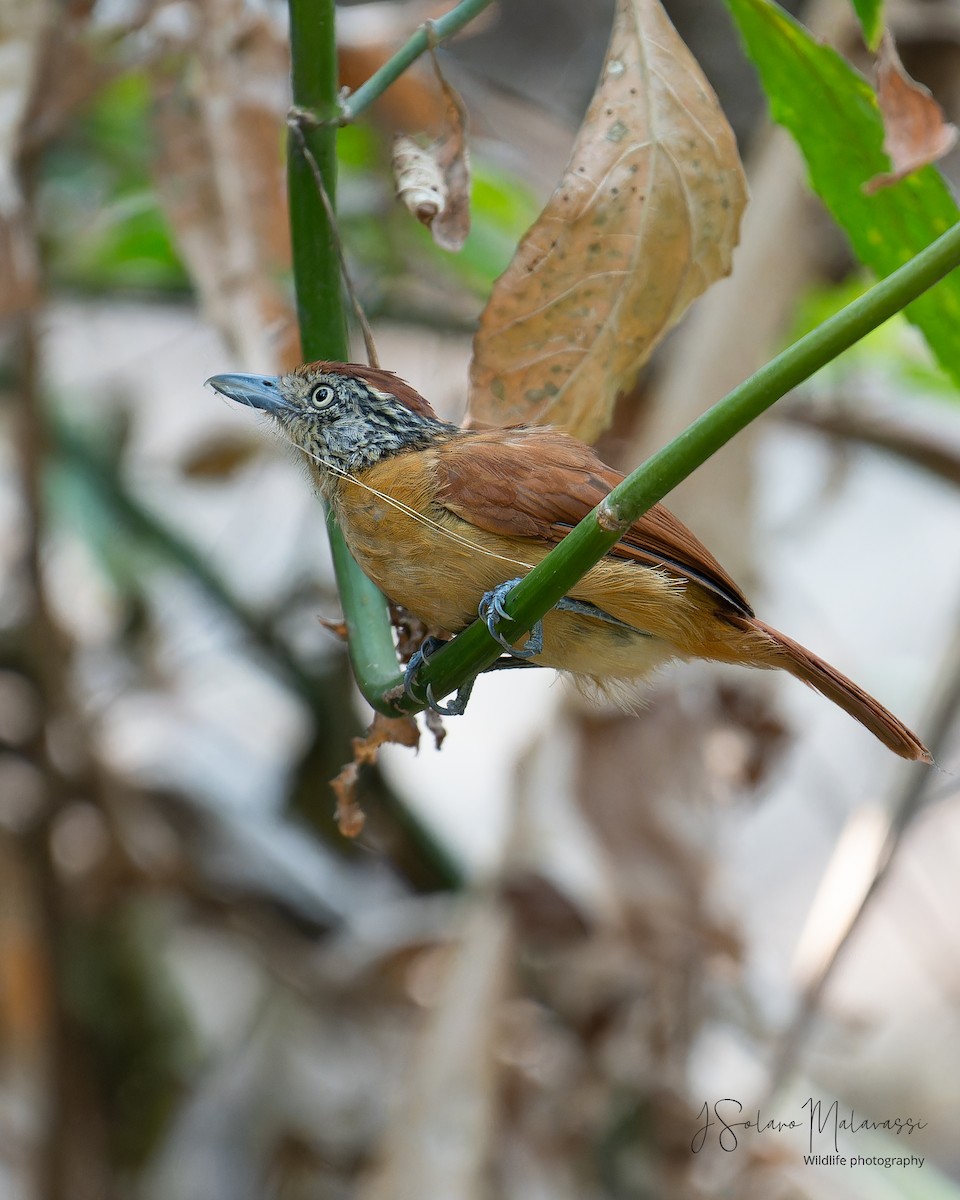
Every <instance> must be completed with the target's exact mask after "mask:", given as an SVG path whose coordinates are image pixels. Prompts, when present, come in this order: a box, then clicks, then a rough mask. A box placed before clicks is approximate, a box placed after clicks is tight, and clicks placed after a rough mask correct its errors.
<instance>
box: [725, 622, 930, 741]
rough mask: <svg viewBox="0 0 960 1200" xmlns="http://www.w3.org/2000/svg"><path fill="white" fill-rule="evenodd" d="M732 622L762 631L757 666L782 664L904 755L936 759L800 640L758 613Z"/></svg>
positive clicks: (886, 711) (848, 680) (752, 630)
mask: <svg viewBox="0 0 960 1200" xmlns="http://www.w3.org/2000/svg"><path fill="white" fill-rule="evenodd" d="M733 623H734V624H736V625H739V626H740V628H741V629H743V630H744V632H750V633H756V634H759V635H761V638H762V642H760V641H759V639H758V643H759V644H758V643H756V642H755V644H758V650H759V653H758V655H757V665H758V666H769V667H780V668H781V669H782V670H784V671H788V672H789V673H790V674H791V675H793V676H795V677H796V678H797V679H800V680H802V681H803V682H804V683H805V684H807V685H808V686H809V687H812V688H813V689H814V690H815V691H818V692H820V693H821V695H823V696H826V697H827V699H828V700H832V701H833V702H834V704H836V705H838V706H839V707H840V708H842V709H843V711H844V712H846V713H849V714H850V716H851V717H853V718H854V720H856V721H859V722H860V724H861V725H864V726H866V728H867V729H869V730H870V732H871V733H872V734H873V735H874V737H877V738H879V739H880V741H881V742H883V744H884V745H885V746H888V747H889V748H890V749H891V750H892V751H893V752H894V754H899V755H900V757H901V758H910V759H916V760H918V761H920V762H932V761H933V759H932V757H931V755H930V751H929V750H928V749H927V748H926V746H924V744H923V742H921V741H920V739H919V738H918V737H917V735H916V734H915V733H913V732H911V730H909V729H908V728H907V727H906V725H904V723H903V722H902V721H901V720H899V718H897V717H895V716H894V715H893V713H892V712H890V711H889V709H886V708H884V707H883V705H882V704H881V703H880V701H879V700H875V699H874V698H873V696H871V695H869V694H868V693H867V692H865V691H864V690H863V688H861V687H858V686H857V685H856V684H855V683H854V682H853V681H852V680H851V679H847V677H846V676H845V675H841V674H840V672H839V671H838V670H836V669H835V668H834V667H831V666H830V664H829V663H826V662H824V661H823V659H822V658H818V657H817V656H816V655H815V654H812V653H811V652H810V651H809V650H807V649H806V647H804V646H801V645H800V643H799V642H795V641H793V639H792V638H788V637H786V635H785V634H782V633H780V632H779V630H776V629H772V628H771V627H770V626H769V625H765V624H764V623H763V621H758V620H757V619H756V617H736V618H734V619H733Z"/></svg>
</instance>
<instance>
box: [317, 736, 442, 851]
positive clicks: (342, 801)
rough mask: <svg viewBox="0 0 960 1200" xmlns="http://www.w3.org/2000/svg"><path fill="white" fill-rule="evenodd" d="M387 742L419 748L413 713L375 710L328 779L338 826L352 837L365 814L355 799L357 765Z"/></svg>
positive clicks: (371, 760)
mask: <svg viewBox="0 0 960 1200" xmlns="http://www.w3.org/2000/svg"><path fill="white" fill-rule="evenodd" d="M387 742H392V743H393V744H395V745H398V746H409V747H410V748H411V749H413V750H416V749H418V748H419V746H420V730H419V728H418V727H417V723H416V721H415V720H414V719H413V717H385V716H383V714H382V713H377V714H376V716H375V717H374V718H373V723H372V724H371V726H370V728H369V729H368V730H367V732H366V733H365V734H364V735H363V737H355V738H354V739H353V760H352V761H351V762H348V763H347V764H346V765H345V766H344V768H343V770H341V772H340V774H339V775H337V776H336V778H335V779H331V780H330V786H331V787H332V788H333V792H334V795H335V796H336V798H337V808H336V818H337V828H338V829H339V830H340V832H341V833H342V834H343V836H344V837H347V838H355V837H357V836H358V835H359V834H360V832H361V830H362V829H363V826H364V821H365V819H366V818H365V817H364V813H363V809H362V808H361V807H360V804H359V802H358V801H357V782H358V780H359V777H360V768H361V767H363V766H369V765H371V764H372V763H375V762H376V761H377V754H378V753H379V751H380V747H381V746H383V745H384V744H385V743H387Z"/></svg>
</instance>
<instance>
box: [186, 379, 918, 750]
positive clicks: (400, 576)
mask: <svg viewBox="0 0 960 1200" xmlns="http://www.w3.org/2000/svg"><path fill="white" fill-rule="evenodd" d="M208 383H210V384H211V385H212V386H213V387H214V388H215V389H216V390H217V391H218V392H220V393H221V394H222V395H224V396H227V397H229V398H230V399H232V400H236V401H238V402H239V403H241V404H246V405H249V406H250V407H252V408H257V409H261V410H263V411H264V412H267V413H269V414H270V415H271V416H272V417H273V418H274V419H275V420H276V422H277V424H278V425H279V427H280V432H281V433H282V435H283V436H284V437H285V438H286V439H287V440H289V441H290V442H292V443H293V444H294V445H295V446H298V447H299V448H300V450H302V451H303V453H304V455H305V456H306V458H307V461H308V462H309V465H310V470H311V473H312V475H313V478H314V480H315V481H316V485H317V488H318V490H319V492H320V493H321V495H322V496H323V497H324V499H325V500H326V501H327V502H328V503H329V504H330V505H331V506H332V508H333V511H334V513H335V515H336V518H337V521H338V523H339V525H340V528H341V530H342V531H343V535H344V537H345V539H346V542H347V545H348V546H349V548H350V551H351V553H352V554H353V556H354V558H355V559H356V560H357V562H358V563H359V564H360V567H361V568H362V569H363V570H364V572H365V573H366V574H367V575H368V576H369V577H370V578H371V579H372V580H373V581H374V583H376V585H377V586H378V587H379V588H380V590H381V591H382V592H383V593H384V594H385V595H386V596H387V597H389V598H390V599H391V600H393V601H395V602H396V603H397V604H402V605H403V606H404V607H405V608H407V609H409V610H410V612H412V613H414V614H415V615H416V616H418V617H420V618H421V619H422V620H423V621H425V622H426V623H427V624H428V625H430V626H432V627H435V628H439V629H441V630H443V631H445V632H447V633H450V634H454V633H456V632H458V631H459V630H461V629H463V628H464V627H465V626H467V625H468V624H470V623H471V622H472V621H473V620H475V619H476V616H477V613H478V609H481V608H482V611H483V612H484V613H485V614H486V615H487V616H488V618H491V619H490V620H489V622H488V623H489V624H490V625H491V628H492V627H493V624H494V619H495V614H496V613H497V611H501V606H502V603H503V598H504V596H505V595H506V593H507V590H508V588H509V586H510V584H511V583H513V582H516V579H517V577H520V576H522V575H524V574H525V573H526V572H527V571H528V570H529V569H530V568H531V567H533V566H534V565H535V564H536V563H538V562H539V561H540V560H541V559H542V558H543V557H544V555H545V554H546V553H547V552H548V551H549V550H550V549H551V547H553V546H555V545H556V544H557V542H559V541H560V539H561V538H563V537H564V536H565V535H566V534H567V533H568V532H569V531H570V530H571V529H572V528H573V526H574V525H576V524H577V523H578V522H579V521H580V520H581V518H583V517H584V516H586V515H587V513H588V512H590V510H591V509H592V508H593V507H594V506H595V505H597V504H598V503H599V502H600V501H601V500H602V499H603V498H604V496H606V495H607V493H608V492H610V490H611V489H612V488H613V487H614V486H615V485H616V484H618V483H619V482H620V480H621V479H622V478H623V476H622V475H621V474H620V473H619V472H618V471H615V470H613V469H612V468H611V467H608V466H606V464H605V463H603V462H602V461H601V459H600V458H599V457H598V456H597V455H596V453H595V452H594V451H593V450H591V449H590V447H589V446H585V445H584V444H583V443H582V442H579V441H577V440H576V439H575V438H573V437H570V436H569V435H567V434H565V433H561V432H558V431H557V430H553V429H549V428H541V427H535V426H513V427H509V428H503V429H500V428H498V429H486V430H482V431H477V430H467V429H461V428H460V427H459V426H457V425H452V424H450V423H448V422H447V421H442V420H440V418H439V417H438V416H437V415H436V413H435V412H434V411H433V409H432V408H431V407H430V405H429V404H428V403H427V401H426V400H425V399H424V398H423V397H422V396H421V395H420V394H419V393H418V392H417V391H415V390H414V388H412V387H411V386H410V385H409V384H407V383H405V382H404V381H403V380H402V379H399V378H398V377H397V376H396V375H394V374H393V373H392V372H390V371H383V370H379V369H374V368H372V367H364V366H358V365H356V364H354V363H337V362H317V363H309V364H306V365H304V366H301V367H297V369H296V370H295V371H292V372H291V373H290V374H288V375H280V376H278V377H274V376H263V375H216V376H214V377H213V378H212V379H210V380H208ZM513 653H517V654H519V655H520V656H524V657H529V660H530V661H531V662H533V663H534V664H537V665H541V666H546V667H555V668H556V669H557V670H560V671H566V672H570V673H572V675H573V676H574V677H575V678H576V679H577V680H578V681H580V682H582V683H588V684H592V685H596V686H598V687H599V688H601V689H611V690H612V691H613V692H615V693H616V692H617V691H618V690H621V689H622V688H623V685H626V684H629V685H633V684H635V683H636V682H637V681H639V680H642V679H644V678H645V677H646V676H647V675H649V674H650V673H651V671H654V670H655V669H656V668H657V667H660V666H662V665H664V664H665V663H668V662H670V661H672V660H674V659H691V658H702V659H709V660H712V661H715V662H724V663H740V664H742V665H743V666H748V667H762V668H775V667H779V668H780V669H782V670H784V671H787V672H789V674H791V675H794V676H796V678H797V679H800V680H802V681H803V682H804V683H806V684H809V686H810V687H812V688H815V689H816V690H817V691H818V692H821V693H822V694H823V695H824V696H826V697H827V699H829V700H832V701H833V702H834V703H835V704H837V705H839V706H840V708H842V709H843V710H844V711H845V712H847V713H849V714H850V716H852V717H854V718H855V719H856V720H858V721H860V722H861V724H863V725H865V726H866V727H867V729H869V730H870V732H871V733H873V734H874V735H875V736H876V737H878V738H879V739H880V741H881V742H883V744H884V745H885V746H888V747H889V748H890V749H891V750H893V751H894V753H895V754H899V755H901V756H902V757H903V758H909V759H920V760H923V761H927V762H929V761H930V755H929V753H928V751H927V749H926V748H925V746H924V745H923V743H922V742H921V741H920V740H919V738H917V737H916V735H915V734H913V733H911V731H910V730H909V729H908V728H907V727H906V726H905V725H904V724H903V722H902V721H900V720H898V719H897V718H896V717H895V716H894V715H893V714H892V713H891V712H889V711H888V710H887V709H886V708H884V706H883V705H882V704H880V702H879V701H877V700H875V699H874V698H873V697H872V696H870V695H868V694H867V693H866V692H865V691H863V689H862V688H859V687H858V686H857V685H856V684H855V683H853V682H851V680H849V679H847V678H845V677H844V676H843V675H841V674H840V672H839V671H837V670H835V669H834V668H833V667H831V666H829V665H828V664H827V663H826V662H824V661H823V660H822V659H820V658H818V657H817V656H816V655H815V654H812V653H811V652H810V651H809V650H806V649H805V648H804V647H803V646H801V645H799V644H798V643H797V642H795V641H792V640H791V639H790V638H788V637H786V636H785V635H784V634H782V633H779V632H778V631H777V630H776V629H772V628H771V627H770V626H769V625H765V624H764V623H763V622H762V621H760V620H758V619H757V617H755V616H754V613H753V609H752V608H751V607H750V604H749V603H748V601H747V600H746V598H745V597H744V595H743V593H742V592H741V591H740V589H739V588H738V587H737V585H736V584H735V583H734V581H733V580H732V579H731V578H730V576H729V575H728V574H727V573H726V571H724V569H723V567H721V566H720V564H719V563H718V562H717V560H716V559H715V558H714V557H713V555H712V554H711V553H710V552H709V550H707V549H706V547H705V546H703V545H701V543H700V542H699V541H698V540H697V538H696V537H695V536H694V535H693V534H692V533H691V532H690V530H689V529H687V528H686V526H684V525H683V524H681V522H680V521H679V520H677V518H676V517H675V516H673V515H672V513H670V512H669V511H668V510H667V509H666V508H664V507H663V505H661V504H657V505H655V506H654V507H653V508H651V509H650V510H649V512H647V513H645V514H644V516H642V517H641V518H640V519H639V520H638V521H637V522H636V523H635V524H633V525H632V526H631V527H630V528H629V529H628V530H627V531H626V532H625V533H624V535H623V537H622V538H621V539H620V541H618V542H617V544H616V545H615V546H614V547H613V549H612V550H611V551H610V552H609V553H608V554H607V555H606V556H605V557H604V558H602V559H601V560H600V561H599V562H598V563H597V564H596V566H594V567H593V568H592V569H591V570H590V571H589V572H588V573H587V574H586V575H585V576H584V577H583V578H582V579H581V580H580V581H579V582H578V583H577V584H576V586H575V587H573V588H572V589H571V591H570V594H569V596H568V597H567V598H566V599H565V600H563V601H561V602H560V604H559V605H558V606H557V607H556V608H554V609H552V610H551V611H550V612H548V613H547V614H546V616H545V617H544V618H543V623H542V630H534V631H532V632H531V635H530V637H529V638H527V639H526V644H525V645H524V647H523V649H519V648H517V649H516V650H514V651H513Z"/></svg>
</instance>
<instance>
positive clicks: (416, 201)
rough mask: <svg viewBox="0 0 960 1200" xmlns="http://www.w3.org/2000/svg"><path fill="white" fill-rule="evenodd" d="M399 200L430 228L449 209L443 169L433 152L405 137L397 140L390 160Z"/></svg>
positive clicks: (394, 140) (395, 139) (403, 134)
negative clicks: (441, 170) (442, 173)
mask: <svg viewBox="0 0 960 1200" xmlns="http://www.w3.org/2000/svg"><path fill="white" fill-rule="evenodd" d="M390 163H391V166H392V167H393V177H394V179H395V180H396V185H397V199H398V200H399V201H400V203H401V204H402V205H403V206H404V207H405V208H406V209H407V211H408V212H411V213H412V214H413V215H414V216H415V217H416V218H417V220H418V221H419V222H420V223H421V224H423V225H429V224H430V223H431V221H432V220H433V219H434V217H436V216H437V215H438V214H439V213H442V212H443V210H444V209H445V208H446V207H447V193H446V188H445V187H444V185H443V176H442V175H441V173H440V167H439V164H438V163H437V160H436V158H435V157H434V155H433V154H432V153H431V151H430V150H429V149H428V148H427V147H425V146H420V145H418V143H417V142H415V141H414V140H413V138H412V137H409V136H408V135H407V134H405V133H400V134H397V136H396V137H395V138H394V139H393V151H392V153H391V156H390Z"/></svg>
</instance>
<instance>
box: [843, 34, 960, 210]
mask: <svg viewBox="0 0 960 1200" xmlns="http://www.w3.org/2000/svg"><path fill="white" fill-rule="evenodd" d="M877 100H878V102H879V104H880V112H881V113H882V114H883V127H884V138H883V148H884V150H885V151H886V152H887V154H888V155H889V156H890V164H891V166H892V168H893V169H892V170H891V171H890V172H888V173H887V174H885V175H876V176H874V178H873V179H871V180H870V181H869V182H868V183H867V184H865V185H864V191H865V192H867V193H872V192H876V191H878V190H879V189H880V188H882V187H886V186H887V185H888V184H891V183H896V182H897V181H898V180H900V179H903V177H904V176H905V175H909V174H910V172H911V171H916V170H917V169H918V167H924V166H926V165H927V164H928V163H932V162H936V161H937V160H938V159H940V158H942V157H943V156H944V155H945V154H946V153H947V151H948V150H950V149H952V147H953V146H954V144H955V143H956V140H957V127H956V126H955V125H951V124H950V122H949V121H946V120H944V116H943V109H942V108H941V107H940V105H939V104H938V103H937V102H936V100H934V98H933V96H932V95H931V94H930V92H929V91H928V89H927V88H925V87H924V86H923V85H922V84H920V83H917V82H916V80H914V79H911V78H910V76H909V75H908V74H907V73H906V71H905V70H904V69H903V63H902V62H901V61H900V56H899V54H898V53H897V47H896V45H895V44H894V41H893V37H892V36H891V34H890V32H889V30H888V31H887V32H886V33H885V34H884V35H883V41H882V42H881V43H880V53H879V54H878V55H877Z"/></svg>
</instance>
